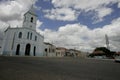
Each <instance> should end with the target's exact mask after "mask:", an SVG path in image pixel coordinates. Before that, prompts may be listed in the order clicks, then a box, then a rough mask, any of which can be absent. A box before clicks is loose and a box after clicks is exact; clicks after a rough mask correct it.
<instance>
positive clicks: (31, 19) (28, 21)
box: [23, 6, 37, 30]
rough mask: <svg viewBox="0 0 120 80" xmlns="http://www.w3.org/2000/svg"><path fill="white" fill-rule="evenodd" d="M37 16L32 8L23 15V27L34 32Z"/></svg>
mask: <svg viewBox="0 0 120 80" xmlns="http://www.w3.org/2000/svg"><path fill="white" fill-rule="evenodd" d="M36 22H37V15H36V13H35V11H34V7H33V6H32V7H31V9H30V10H29V11H27V12H26V13H25V14H24V21H23V27H25V28H29V29H32V30H36Z"/></svg>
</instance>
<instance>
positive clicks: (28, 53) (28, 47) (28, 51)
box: [25, 44, 31, 56]
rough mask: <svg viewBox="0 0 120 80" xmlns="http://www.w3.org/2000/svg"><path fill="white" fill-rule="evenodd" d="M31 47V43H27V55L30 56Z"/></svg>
mask: <svg viewBox="0 0 120 80" xmlns="http://www.w3.org/2000/svg"><path fill="white" fill-rule="evenodd" d="M30 47H31V45H30V44H27V45H26V49H25V56H29V55H30Z"/></svg>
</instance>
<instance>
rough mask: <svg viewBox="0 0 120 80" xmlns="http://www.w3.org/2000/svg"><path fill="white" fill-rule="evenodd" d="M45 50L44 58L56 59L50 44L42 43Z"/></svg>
mask: <svg viewBox="0 0 120 80" xmlns="http://www.w3.org/2000/svg"><path fill="white" fill-rule="evenodd" d="M44 46H45V50H44V56H46V57H56V47H55V46H54V45H53V44H50V43H44Z"/></svg>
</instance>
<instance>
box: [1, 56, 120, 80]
mask: <svg viewBox="0 0 120 80" xmlns="http://www.w3.org/2000/svg"><path fill="white" fill-rule="evenodd" d="M0 80H120V63H115V62H114V61H113V60H96V59H81V58H68V57H66V58H47V57H5V56H4V57H3V56H0Z"/></svg>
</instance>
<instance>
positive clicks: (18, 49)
mask: <svg viewBox="0 0 120 80" xmlns="http://www.w3.org/2000/svg"><path fill="white" fill-rule="evenodd" d="M19 52H20V44H18V45H17V48H16V55H19Z"/></svg>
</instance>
